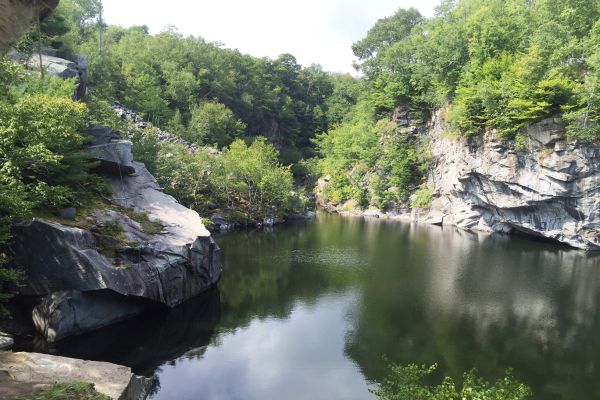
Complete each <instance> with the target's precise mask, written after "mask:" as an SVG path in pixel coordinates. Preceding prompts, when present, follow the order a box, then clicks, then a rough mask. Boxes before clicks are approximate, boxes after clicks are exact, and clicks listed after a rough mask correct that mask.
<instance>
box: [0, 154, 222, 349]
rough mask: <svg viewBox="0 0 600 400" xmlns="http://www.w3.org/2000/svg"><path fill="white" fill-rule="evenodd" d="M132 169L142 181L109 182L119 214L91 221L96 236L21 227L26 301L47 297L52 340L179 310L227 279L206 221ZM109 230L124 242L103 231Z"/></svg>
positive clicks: (46, 329) (14, 250) (47, 332)
mask: <svg viewBox="0 0 600 400" xmlns="http://www.w3.org/2000/svg"><path fill="white" fill-rule="evenodd" d="M132 167H134V168H135V170H136V171H137V173H136V174H135V175H130V176H120V177H117V176H112V177H108V178H107V181H108V184H109V186H110V188H111V189H112V193H113V198H112V202H113V203H114V204H115V207H114V209H99V210H96V211H94V212H93V213H92V214H91V216H89V217H88V219H87V220H86V221H84V223H85V224H89V225H90V226H92V227H96V228H91V229H93V231H92V230H88V229H82V228H78V227H73V226H66V225H62V224H59V223H55V222H51V221H47V220H43V219H33V220H28V221H22V222H20V223H17V224H15V225H14V227H13V233H14V240H13V241H12V243H11V246H10V252H11V255H12V259H13V262H14V264H15V265H19V266H22V267H23V268H24V270H25V273H26V274H27V277H28V279H27V285H26V286H24V287H20V288H19V293H20V294H22V295H29V296H39V297H45V298H44V299H43V301H42V303H41V304H40V305H39V306H38V307H37V308H36V309H35V312H34V321H35V323H36V325H37V328H38V330H39V331H40V332H41V333H42V334H43V335H44V336H46V338H47V339H49V340H58V339H61V338H63V337H66V336H69V335H74V334H79V333H82V332H85V331H88V330H92V329H96V328H98V327H101V326H105V325H108V324H111V323H114V322H116V321H118V320H121V319H124V318H127V317H130V316H132V315H135V314H137V313H139V312H140V311H141V310H142V309H143V307H140V302H142V301H145V302H148V303H155V304H163V305H166V306H168V307H174V306H176V305H179V304H181V303H183V302H184V301H186V300H188V299H190V298H192V297H195V296H196V295H198V294H200V293H201V292H203V291H205V290H207V289H209V288H210V287H212V286H213V285H215V284H216V283H217V282H218V280H219V278H220V275H221V260H220V249H219V247H218V246H217V245H216V243H215V242H214V241H213V239H212V238H211V236H210V233H209V232H208V230H206V228H205V227H204V225H203V224H202V220H201V218H200V216H199V215H198V213H196V212H195V211H192V210H190V209H188V208H186V207H184V206H182V205H181V204H179V203H178V202H177V201H176V200H175V199H174V198H173V197H171V196H169V195H166V194H165V193H163V192H162V191H161V190H160V187H159V185H158V183H157V182H156V180H155V179H154V178H153V177H152V175H150V173H149V172H148V170H147V169H146V168H145V167H144V165H143V164H140V163H132ZM136 216H137V219H138V220H137V221H136V220H134V219H132V218H136ZM140 216H142V217H140ZM79 223H80V224H81V222H79ZM109 224H111V226H118V227H119V230H120V231H121V233H122V235H123V236H124V239H120V240H119V239H117V238H115V237H112V236H109V235H108V234H107V233H102V232H103V231H102V230H101V229H100V230H98V228H97V227H101V226H103V225H104V226H108V225H109ZM144 224H146V225H147V224H152V226H151V228H152V229H148V228H147V227H146V228H145V227H144ZM145 229H146V230H145ZM113 235H115V234H113Z"/></svg>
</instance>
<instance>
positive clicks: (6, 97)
mask: <svg viewBox="0 0 600 400" xmlns="http://www.w3.org/2000/svg"><path fill="white" fill-rule="evenodd" d="M73 89H74V82H72V81H63V80H60V79H51V78H50V77H46V79H44V80H43V81H42V80H40V77H39V75H36V74H33V75H31V74H25V73H24V71H23V70H22V68H20V67H18V66H16V65H14V64H13V63H11V62H10V61H7V60H2V61H0V138H1V140H0V245H2V244H4V243H6V241H7V240H8V239H9V238H10V223H11V222H12V221H13V220H15V219H16V218H20V217H25V216H28V215H30V213H31V212H32V211H34V210H46V211H53V210H57V209H60V208H62V207H68V206H75V205H78V204H80V203H81V202H85V201H86V199H87V198H88V196H89V195H90V194H91V193H94V192H95V191H97V190H99V189H100V188H101V184H100V183H99V182H98V179H97V178H96V177H94V176H93V175H91V174H90V173H89V172H88V171H89V170H90V169H91V168H92V167H93V166H94V163H93V162H92V160H91V157H90V156H89V155H88V154H87V153H86V152H84V151H83V148H84V144H85V142H86V137H85V135H84V134H83V133H82V130H83V128H84V127H85V126H86V124H87V122H88V109H87V107H86V105H85V104H83V103H79V102H75V101H73V100H71V98H70V97H71V95H72V93H73ZM6 261H7V257H6V255H5V254H3V253H2V252H0V266H1V265H2V264H4V263H5V262H6ZM18 278H19V274H18V272H17V271H15V270H7V269H1V268H0V292H1V291H2V290H1V289H2V288H3V287H4V286H5V284H6V283H7V282H15V281H17V280H18ZM2 297H4V298H5V297H6V296H5V295H3V296H0V299H2Z"/></svg>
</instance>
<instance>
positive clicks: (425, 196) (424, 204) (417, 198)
mask: <svg viewBox="0 0 600 400" xmlns="http://www.w3.org/2000/svg"><path fill="white" fill-rule="evenodd" d="M432 200H433V191H432V190H431V188H430V187H429V186H427V185H425V184H423V185H421V188H419V190H417V191H416V192H415V193H414V194H413V196H412V200H411V206H412V207H416V208H430V207H431V202H432Z"/></svg>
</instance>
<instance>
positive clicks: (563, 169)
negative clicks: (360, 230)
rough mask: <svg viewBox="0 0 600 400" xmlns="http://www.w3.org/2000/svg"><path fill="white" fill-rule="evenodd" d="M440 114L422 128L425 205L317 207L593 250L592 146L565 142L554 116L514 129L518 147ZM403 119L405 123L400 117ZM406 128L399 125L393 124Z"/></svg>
mask: <svg viewBox="0 0 600 400" xmlns="http://www.w3.org/2000/svg"><path fill="white" fill-rule="evenodd" d="M441 115H442V114H441V112H438V113H437V114H435V115H434V116H433V118H432V120H431V122H430V123H429V124H428V125H427V126H419V127H412V128H413V129H414V130H419V131H422V132H423V135H424V136H426V137H427V138H428V140H429V148H430V149H431V151H432V155H433V158H434V160H435V163H434V167H433V168H432V170H431V171H430V173H429V176H428V180H427V186H428V187H429V188H430V190H431V192H432V202H431V206H430V208H423V209H415V208H412V209H411V208H410V207H408V206H403V205H395V206H394V207H392V209H391V211H382V210H379V209H377V208H374V207H371V208H368V209H366V210H361V209H359V208H358V205H357V203H356V202H354V203H353V202H352V201H349V202H346V203H344V204H330V203H328V202H326V201H324V200H323V196H322V193H323V188H324V186H325V185H326V184H327V177H325V178H322V179H321V180H319V183H318V185H317V190H316V192H317V203H318V208H319V209H322V210H325V211H327V212H333V213H338V214H340V215H352V216H368V217H376V218H389V219H399V220H405V221H412V222H421V223H427V224H433V225H449V226H456V227H458V228H461V229H465V230H473V231H480V232H490V233H491V232H498V233H507V234H513V233H519V234H522V235H526V236H531V237H537V238H543V239H547V240H551V241H555V242H557V243H561V244H564V245H568V246H570V247H573V248H578V249H582V250H591V251H597V250H600V173H599V172H598V171H600V145H598V144H595V143H586V142H581V141H577V140H571V139H569V138H568V136H567V133H566V128H565V124H564V122H563V121H562V119H561V118H560V117H558V116H554V117H551V118H546V119H544V120H542V121H539V122H537V123H535V124H532V125H530V126H527V127H525V128H523V129H522V131H521V134H522V135H523V136H524V137H525V139H526V144H525V146H524V147H522V148H516V145H515V142H514V141H504V140H501V139H500V138H498V135H497V132H493V131H492V132H487V133H486V134H484V135H481V136H477V137H454V136H451V135H449V134H448V133H447V132H448V128H447V127H446V126H445V123H444V121H443V118H442V117H441ZM405 123H406V121H405ZM401 126H403V127H406V126H404V125H401Z"/></svg>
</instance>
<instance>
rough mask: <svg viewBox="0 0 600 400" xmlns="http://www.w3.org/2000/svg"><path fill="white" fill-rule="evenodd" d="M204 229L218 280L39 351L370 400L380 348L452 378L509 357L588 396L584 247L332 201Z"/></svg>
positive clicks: (591, 323)
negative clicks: (343, 209) (336, 212)
mask: <svg viewBox="0 0 600 400" xmlns="http://www.w3.org/2000/svg"><path fill="white" fill-rule="evenodd" d="M215 240H216V241H217V242H218V243H219V245H220V246H221V248H222V250H223V276H222V279H221V282H220V283H219V285H218V288H216V289H214V290H211V291H209V292H207V293H205V294H203V295H202V296H200V297H199V298H198V299H194V300H192V301H190V302H187V303H185V304H184V305H183V306H181V307H178V308H176V309H174V310H172V311H170V312H159V311H151V312H148V313H146V314H144V315H142V316H140V317H138V318H136V319H134V320H130V321H127V322H125V323H122V324H119V325H116V326H112V327H110V328H107V329H104V330H100V331H98V332H95V333H92V334H87V335H83V336H80V337H75V338H72V339H67V340H65V341H63V342H59V343H58V344H57V345H56V346H55V347H53V348H47V349H45V350H46V351H50V352H53V353H56V354H59V355H66V356H71V357H77V358H84V359H94V360H101V361H110V362H113V363H117V364H122V365H126V366H130V367H132V368H133V370H134V372H136V373H138V374H143V375H146V376H149V377H153V384H154V387H153V391H152V394H151V395H150V398H151V399H157V400H159V399H160V400H167V399H170V400H175V399H177V400H192V399H200V398H201V399H250V400H251V399H276V398H281V399H371V398H374V396H373V395H372V394H370V393H369V390H368V389H369V388H370V387H373V385H374V382H375V381H377V380H381V379H382V378H383V377H384V376H385V375H386V371H387V365H388V363H389V362H394V363H400V364H408V363H417V364H433V363H437V364H438V365H439V373H440V376H441V375H442V374H443V375H449V376H452V377H454V378H457V380H458V381H460V377H461V376H462V373H463V372H465V371H468V370H470V369H471V368H477V369H478V370H479V372H480V374H481V375H482V376H483V377H485V378H487V379H496V378H499V377H501V376H503V375H504V372H505V370H506V369H507V368H512V369H513V371H514V375H515V376H516V377H517V378H518V379H520V380H522V381H523V382H525V383H526V384H528V385H529V386H530V387H531V388H532V389H533V391H534V394H535V396H534V398H536V399H582V398H598V397H600V381H599V380H598V379H597V377H598V375H599V373H600V371H599V369H600V335H598V332H600V318H599V315H597V314H596V312H597V311H598V305H599V303H600V257H597V256H594V255H593V254H591V253H589V254H587V253H585V252H583V251H579V250H571V249H569V248H566V247H561V246H559V245H556V244H553V243H545V242H539V241H533V240H530V239H526V238H519V237H512V236H506V235H500V234H494V235H486V234H477V233H470V232H466V231H460V230H457V229H454V228H450V227H437V226H426V225H415V224H410V223H407V222H399V221H386V220H378V219H363V218H343V217H338V216H330V215H318V216H317V218H316V219H315V220H312V221H308V222H303V223H298V224H293V225H288V226H283V227H278V228H275V229H273V230H271V231H263V232H255V231H253V232H233V233H228V234H220V235H217V236H216V237H215ZM37 346H38V347H40V346H42V347H43V346H44V345H43V344H42V343H38V344H37ZM38 350H39V348H38Z"/></svg>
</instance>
